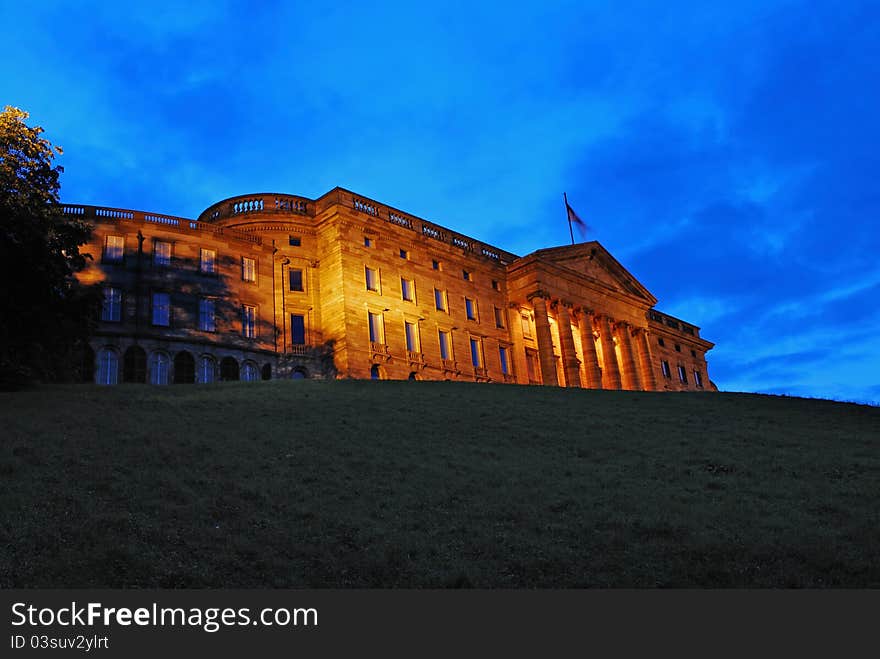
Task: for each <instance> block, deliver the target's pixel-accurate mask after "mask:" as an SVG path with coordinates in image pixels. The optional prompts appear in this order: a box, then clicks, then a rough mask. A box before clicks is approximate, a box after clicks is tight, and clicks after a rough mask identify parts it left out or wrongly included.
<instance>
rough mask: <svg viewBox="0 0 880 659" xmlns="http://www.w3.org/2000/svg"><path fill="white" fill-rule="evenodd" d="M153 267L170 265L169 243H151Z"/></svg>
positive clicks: (157, 241)
mask: <svg viewBox="0 0 880 659" xmlns="http://www.w3.org/2000/svg"><path fill="white" fill-rule="evenodd" d="M153 265H154V266H155V267H159V268H167V267H168V266H169V265H171V243H168V242H165V241H164V240H156V241H154V242H153Z"/></svg>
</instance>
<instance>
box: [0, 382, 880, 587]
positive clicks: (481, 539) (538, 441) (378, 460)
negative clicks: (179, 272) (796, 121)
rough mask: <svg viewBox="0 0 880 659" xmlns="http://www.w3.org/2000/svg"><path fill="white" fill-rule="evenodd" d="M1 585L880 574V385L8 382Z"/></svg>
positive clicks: (1, 409) (759, 580)
mask: <svg viewBox="0 0 880 659" xmlns="http://www.w3.org/2000/svg"><path fill="white" fill-rule="evenodd" d="M0 428H2V429H0V435H2V438H3V439H2V442H0V513H2V517H0V586H2V587H7V588H8V587H221V588H222V587H293V588H297V587H349V586H352V587H354V586H366V587H391V586H395V587H400V586H406V587H449V586H474V587H594V586H601V587H609V586H610V587H616V586H635V587H645V586H647V587H653V586H715V587H719V586H720V587H727V586H784V587H788V586H795V587H800V586H811V587H825V586H844V587H849V586H871V587H880V558H878V556H880V497H878V495H880V408H876V407H867V406H860V405H852V404H844V403H832V402H828V401H822V400H805V399H797V398H779V397H767V396H759V395H746V394H649V393H631V392H607V391H583V390H564V389H555V388H542V387H518V386H492V385H476V384H462V383H428V382H418V383H413V382H351V381H340V382H308V381H307V382H268V383H254V384H244V383H242V384H226V385H217V386H205V387H201V386H173V387H167V388H156V387H146V386H130V385H129V386H120V387H114V388H97V387H93V386H70V387H46V388H40V389H37V390H34V391H30V392H24V393H13V394H5V393H4V394H0Z"/></svg>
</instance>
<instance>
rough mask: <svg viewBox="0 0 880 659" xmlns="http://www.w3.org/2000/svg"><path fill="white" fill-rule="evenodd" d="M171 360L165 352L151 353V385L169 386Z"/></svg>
mask: <svg viewBox="0 0 880 659" xmlns="http://www.w3.org/2000/svg"><path fill="white" fill-rule="evenodd" d="M170 366H171V360H170V359H169V358H168V355H167V354H166V353H164V352H153V353H150V384H168V382H169V375H170V373H169V368H170Z"/></svg>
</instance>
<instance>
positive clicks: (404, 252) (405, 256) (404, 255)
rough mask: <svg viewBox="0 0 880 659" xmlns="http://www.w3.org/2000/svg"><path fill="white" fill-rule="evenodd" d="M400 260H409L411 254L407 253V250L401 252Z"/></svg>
mask: <svg viewBox="0 0 880 659" xmlns="http://www.w3.org/2000/svg"><path fill="white" fill-rule="evenodd" d="M400 258H402V259H408V258H409V252H407V251H406V250H405V249H401V250H400Z"/></svg>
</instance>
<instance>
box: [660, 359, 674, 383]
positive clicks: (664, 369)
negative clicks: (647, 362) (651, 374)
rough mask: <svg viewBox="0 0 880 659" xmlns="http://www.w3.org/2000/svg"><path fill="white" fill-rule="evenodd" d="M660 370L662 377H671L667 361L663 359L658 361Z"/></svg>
mask: <svg viewBox="0 0 880 659" xmlns="http://www.w3.org/2000/svg"><path fill="white" fill-rule="evenodd" d="M660 370H661V371H662V372H663V377H664V378H671V377H672V371H670V370H669V362H668V361H666V360H665V359H664V360H663V361H662V362H660Z"/></svg>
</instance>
